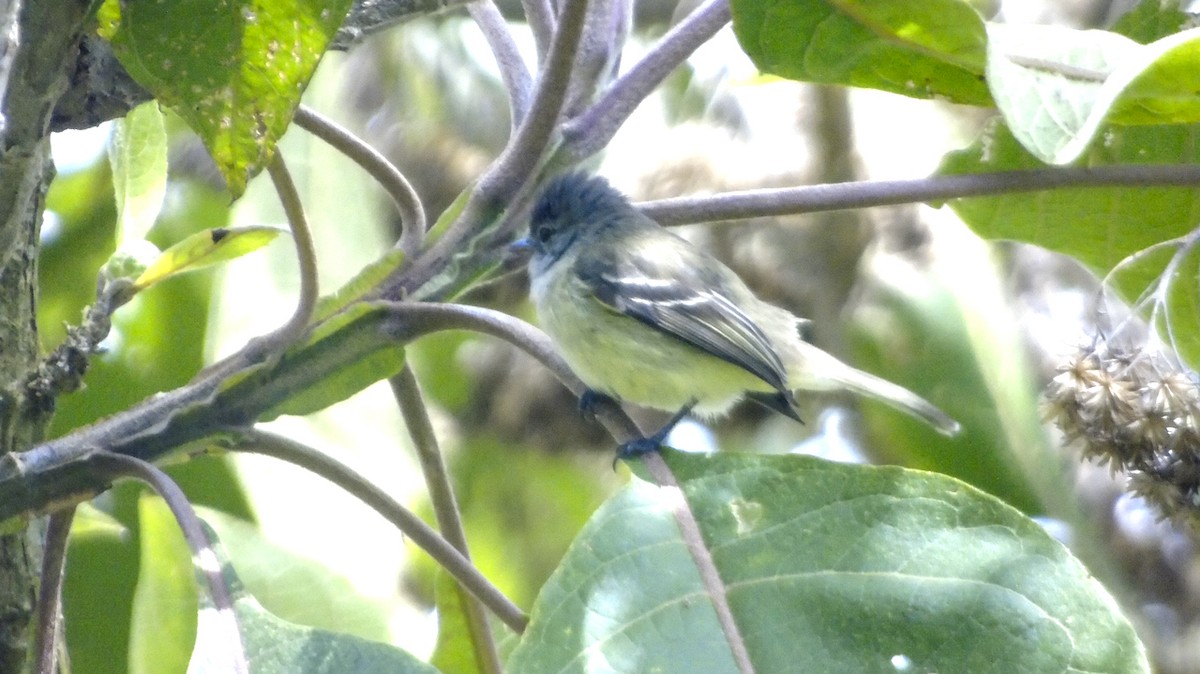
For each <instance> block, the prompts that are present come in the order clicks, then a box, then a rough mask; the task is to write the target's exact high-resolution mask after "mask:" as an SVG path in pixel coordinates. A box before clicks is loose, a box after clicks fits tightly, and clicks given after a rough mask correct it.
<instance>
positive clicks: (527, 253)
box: [503, 237, 533, 269]
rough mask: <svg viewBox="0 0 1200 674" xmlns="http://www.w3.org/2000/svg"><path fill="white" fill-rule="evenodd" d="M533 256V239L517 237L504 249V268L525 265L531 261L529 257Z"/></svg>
mask: <svg viewBox="0 0 1200 674" xmlns="http://www.w3.org/2000/svg"><path fill="white" fill-rule="evenodd" d="M532 256H533V241H531V240H530V239H529V238H528V237H526V238H524V239H517V240H516V241H513V242H512V243H510V244H508V247H507V248H505V249H504V262H503V265H504V268H505V269H516V268H517V267H523V266H525V264H526V263H528V262H529V258H530V257H532Z"/></svg>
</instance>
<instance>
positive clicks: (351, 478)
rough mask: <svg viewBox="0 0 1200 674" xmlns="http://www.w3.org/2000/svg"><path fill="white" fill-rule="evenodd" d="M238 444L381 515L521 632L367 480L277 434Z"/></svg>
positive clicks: (488, 593)
mask: <svg viewBox="0 0 1200 674" xmlns="http://www.w3.org/2000/svg"><path fill="white" fill-rule="evenodd" d="M239 433H240V436H241V438H242V440H241V442H239V443H238V444H237V445H235V446H234V449H235V450H237V451H247V452H253V453H255V454H262V455H264V456H273V457H275V458H277V459H280V460H282V461H287V462H288V463H291V464H294V465H297V466H300V467H301V468H304V469H306V470H309V471H312V472H313V473H315V474H317V475H320V476H321V477H323V478H325V479H326V480H329V481H330V482H332V483H333V484H335V485H337V486H338V487H340V488H341V489H343V490H345V491H346V492H347V493H349V494H351V495H353V496H354V497H355V498H357V499H359V500H360V501H362V502H363V503H365V504H366V505H367V506H369V507H370V508H371V509H372V510H374V511H375V512H377V513H379V514H380V515H383V517H384V518H385V519H387V521H388V522H391V523H392V524H393V525H395V527H396V528H397V529H399V530H400V531H401V532H403V533H404V535H405V536H407V537H408V538H409V540H411V541H412V542H413V543H416V544H417V546H419V547H420V548H421V549H422V550H424V551H425V552H427V553H429V556H430V557H433V558H434V560H436V561H437V563H438V564H440V565H441V566H442V568H444V569H446V571H447V572H448V573H450V575H452V576H454V579H455V580H457V581H458V582H459V583H461V584H462V586H463V587H466V588H467V589H468V590H469V591H470V592H471V593H472V594H473V595H475V597H477V598H478V599H479V600H480V601H482V602H483V603H484V604H486V605H487V606H488V608H490V609H491V610H492V612H493V613H495V614H496V617H497V618H499V619H500V620H501V621H503V622H504V624H506V625H508V626H509V627H511V628H512V629H513V630H514V631H516V632H517V633H518V634H520V633H521V632H523V631H524V630H525V626H526V625H527V624H528V622H529V618H528V617H527V616H526V615H525V613H524V612H523V611H521V609H519V608H517V606H516V605H515V604H513V603H512V602H511V601H509V599H508V597H505V596H504V595H503V594H502V593H501V592H500V591H499V590H497V589H496V587H495V586H494V585H492V584H491V582H489V581H488V579H487V578H485V577H484V576H483V574H481V573H479V571H478V570H477V569H476V568H475V566H474V565H473V564H471V560H469V559H467V558H466V557H465V556H464V555H463V554H462V553H460V552H459V551H458V550H455V549H454V547H453V546H452V545H450V544H449V543H447V542H446V541H445V540H443V539H442V537H441V536H438V534H437V532H436V531H434V530H433V529H431V528H430V527H429V525H427V524H425V523H424V522H422V521H421V518H419V517H417V516H416V515H414V514H412V513H411V512H409V511H408V509H406V508H405V507H404V506H402V505H400V504H399V503H397V502H396V501H395V500H394V499H393V498H392V497H391V496H389V495H388V494H387V493H386V492H384V491H383V490H382V489H380V488H379V487H377V486H375V484H373V483H372V482H371V481H370V480H368V479H366V478H364V477H362V476H361V475H359V474H357V473H355V472H354V471H352V470H350V469H349V468H347V467H346V466H344V465H342V464H340V463H338V462H337V461H334V460H333V459H331V458H329V457H328V456H326V455H324V454H322V453H321V452H318V451H317V450H315V449H313V448H311V447H308V446H307V445H304V444H303V443H299V442H296V441H295V440H292V439H291V438H286V437H284V436H282V435H276V434H275V433H269V432H267V431H262V430H258V429H246V430H241V431H239Z"/></svg>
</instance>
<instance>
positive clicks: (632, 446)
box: [613, 400, 696, 468]
mask: <svg viewBox="0 0 1200 674" xmlns="http://www.w3.org/2000/svg"><path fill="white" fill-rule="evenodd" d="M695 406H696V401H694V400H693V401H692V402H690V403H688V404H686V405H684V406H683V408H682V409H680V410H679V411H678V412H676V413H675V414H674V415H673V416H672V417H671V418H670V419H668V420H667V423H665V424H663V427H662V428H660V429H658V430H657V431H656V432H655V433H654V435H650V436H647V437H644V438H637V439H636V440H630V441H629V442H625V443H622V444H621V446H620V447H618V448H617V456H616V458H615V459H613V468H616V467H617V461H620V460H621V459H626V460H628V459H636V458H637V457H639V456H642V455H643V454H649V453H650V452H657V451H658V450H660V449H662V446H663V443H664V442H666V441H667V436H668V435H670V434H671V431H672V430H673V429H674V428H675V426H676V425H677V424H678V423H679V422H680V421H683V418H684V417H686V416H687V415H688V414H689V413H691V411H692V408H693V407H695Z"/></svg>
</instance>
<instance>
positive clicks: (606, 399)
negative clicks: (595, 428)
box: [579, 389, 618, 421]
mask: <svg viewBox="0 0 1200 674" xmlns="http://www.w3.org/2000/svg"><path fill="white" fill-rule="evenodd" d="M604 404H612V405H616V404H618V403H617V399H616V398H614V397H612V396H610V395H608V394H605V393H601V392H599V391H597V390H596V389H587V390H586V391H584V392H583V395H581V396H579V415H580V416H582V417H583V418H584V420H585V421H595V420H596V406H597V405H604Z"/></svg>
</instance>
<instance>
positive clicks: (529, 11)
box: [521, 0, 555, 64]
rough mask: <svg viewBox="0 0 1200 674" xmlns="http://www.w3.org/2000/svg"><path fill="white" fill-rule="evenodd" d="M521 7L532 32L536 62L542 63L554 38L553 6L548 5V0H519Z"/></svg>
mask: <svg viewBox="0 0 1200 674" xmlns="http://www.w3.org/2000/svg"><path fill="white" fill-rule="evenodd" d="M521 8H522V9H524V10H525V23H527V24H528V25H529V31H530V32H531V33H533V44H534V47H535V48H536V49H537V59H538V63H539V64H544V63H546V54H547V53H548V52H549V50H550V42H551V40H553V39H554V24H555V20H554V8H553V7H551V6H550V0H521Z"/></svg>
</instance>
